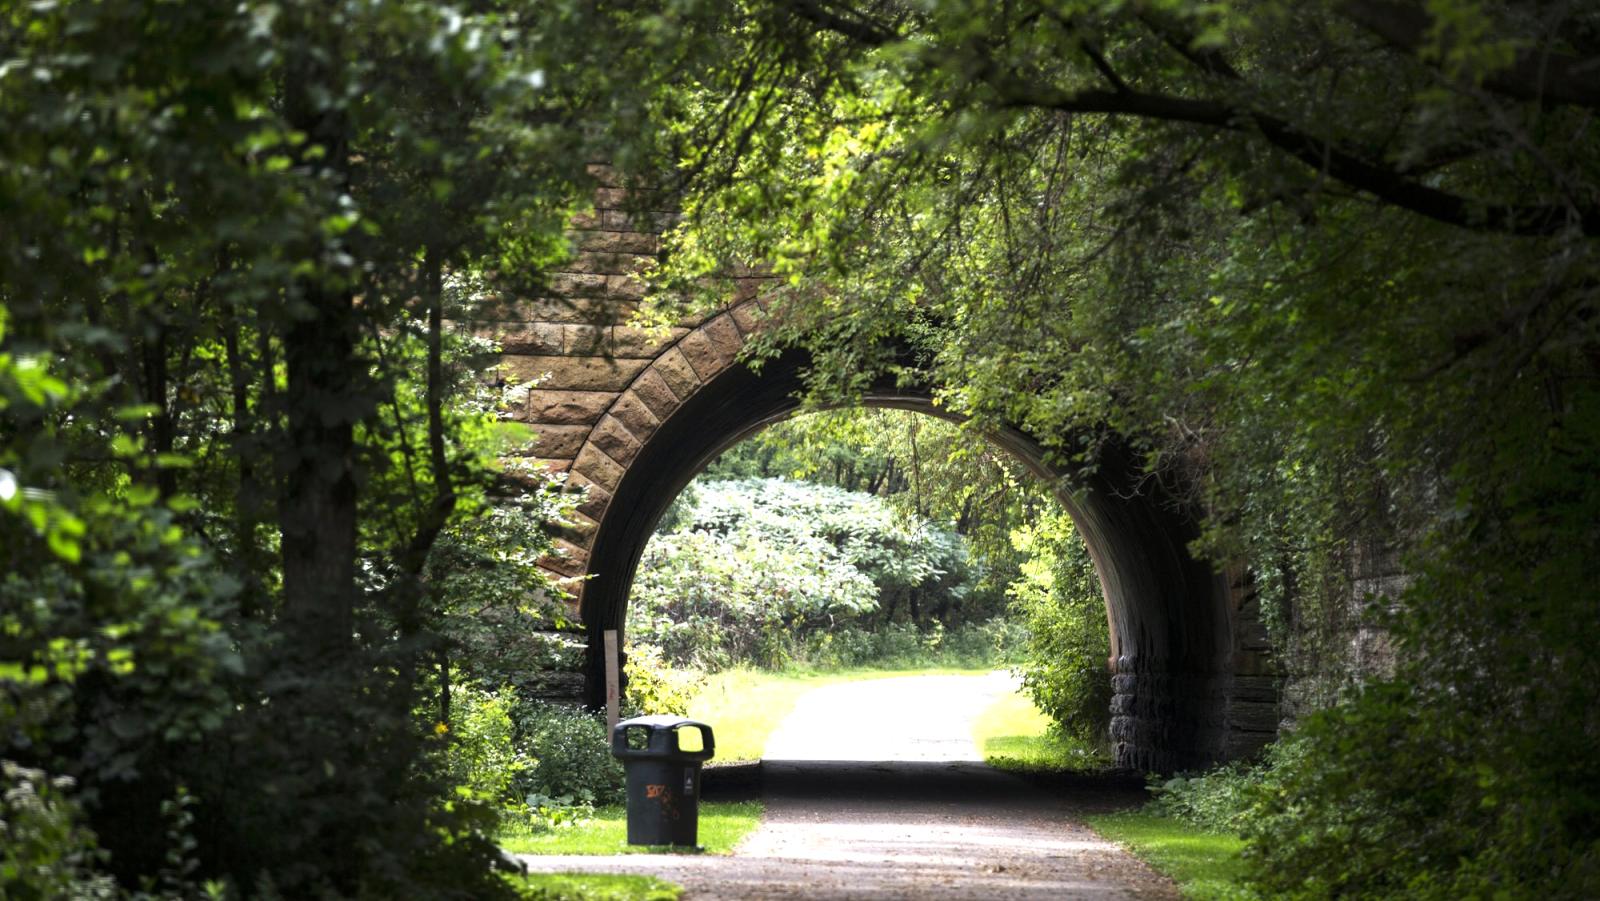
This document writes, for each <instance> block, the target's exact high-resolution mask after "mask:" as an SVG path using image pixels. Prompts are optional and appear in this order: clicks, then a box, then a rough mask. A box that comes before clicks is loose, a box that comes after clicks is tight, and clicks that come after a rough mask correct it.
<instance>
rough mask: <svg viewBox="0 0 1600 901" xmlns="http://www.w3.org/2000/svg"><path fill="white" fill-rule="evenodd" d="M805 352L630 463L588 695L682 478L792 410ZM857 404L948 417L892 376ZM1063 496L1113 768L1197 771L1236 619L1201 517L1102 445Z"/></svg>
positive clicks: (1029, 443)
mask: <svg viewBox="0 0 1600 901" xmlns="http://www.w3.org/2000/svg"><path fill="white" fill-rule="evenodd" d="M808 363H809V358H808V356H807V355H806V354H805V353H804V352H801V351H789V352H787V353H785V354H783V355H781V356H779V357H777V358H775V359H772V360H769V361H767V362H766V364H765V365H764V366H763V367H762V368H761V370H760V372H759V373H757V372H755V371H752V370H751V369H749V368H747V367H745V366H743V365H734V366H732V367H729V368H728V369H727V370H725V371H724V372H723V373H722V374H720V375H718V376H717V377H715V378H714V379H712V380H711V381H710V382H709V383H707V384H705V385H703V386H701V388H700V389H699V390H698V391H697V392H696V393H695V394H694V395H693V396H692V397H689V398H685V399H684V400H683V403H682V406H681V407H679V408H678V409H677V410H675V411H674V412H673V414H672V415H671V416H670V417H668V418H667V419H666V421H665V422H663V423H662V424H661V426H660V428H659V429H658V430H657V431H656V432H655V434H653V435H652V436H651V437H650V440H649V441H648V442H646V443H645V444H644V446H643V447H642V448H641V449H640V451H639V453H638V455H637V456H636V458H635V459H634V460H633V461H632V462H631V463H630V464H629V465H628V467H627V470H626V472H625V473H624V475H623V477H622V479H621V481H620V483H619V484H618V486H617V490H616V491H615V492H613V494H612V500H611V502H610V504H609V505H608V507H607V510H606V513H605V514H604V518H603V520H602V521H601V523H600V525H599V527H598V529H597V530H596V533H595V537H594V542H593V544H592V545H591V547H590V553H589V571H590V572H591V573H593V574H594V575H593V577H592V578H591V580H590V581H589V583H588V584H587V586H586V587H585V589H584V593H583V605H582V610H581V611H580V612H581V615H582V618H583V621H584V625H585V628H586V630H587V631H588V635H589V648H590V656H589V665H588V674H587V699H588V701H589V703H590V704H592V705H595V706H599V705H600V704H601V703H602V702H603V698H604V681H603V676H602V675H601V674H602V673H603V672H604V669H603V658H602V657H601V653H602V652H601V651H600V648H602V647H603V644H602V642H601V641H600V636H601V635H602V633H603V631H604V630H606V629H617V630H618V631H619V632H625V627H626V622H625V620H626V615H627V601H628V592H629V590H630V588H631V587H632V584H633V578H634V573H635V570H636V569H637V567H638V564H639V559H640V556H641V555H642V554H643V552H644V547H645V544H646V542H648V541H649V539H650V535H651V533H652V532H653V531H654V529H655V525H656V523H657V521H658V520H659V519H660V517H661V515H662V514H663V513H664V512H665V511H666V509H667V507H668V505H670V504H671V503H672V501H673V499H674V498H676V497H677V496H678V494H679V493H680V492H681V491H682V490H683V488H684V486H686V485H687V484H688V483H689V481H690V480H692V479H693V478H694V476H695V475H696V474H697V473H699V472H700V471H701V470H702V469H703V468H704V467H705V466H706V465H707V464H709V463H710V462H711V461H712V460H713V459H715V458H716V457H717V455H718V454H720V453H722V451H724V450H726V449H727V448H729V447H731V446H733V445H734V444H737V443H738V442H739V441H741V440H743V439H744V438H746V437H748V436H750V435H751V434H753V433H755V432H756V431H759V430H760V429H761V428H763V427H765V426H766V425H769V424H771V423H773V422H776V421H778V420H781V419H785V418H787V417H789V416H791V415H793V414H794V413H795V412H796V411H797V410H798V409H799V406H800V404H799V401H798V400H797V396H798V394H799V392H800V389H801V387H802V380H803V375H804V372H805V369H806V367H807V365H808ZM864 402H865V403H866V404H868V405H873V406H885V407H898V408H903V409H910V410H915V411H918V412H922V413H928V414H931V415H936V416H942V417H943V418H952V417H950V416H949V414H948V413H946V412H945V411H942V410H940V409H939V408H936V407H935V406H934V405H933V403H932V395H931V392H929V391H926V390H919V389H915V388H912V389H906V388H902V387H895V386H892V385H883V386H879V387H878V388H876V389H875V390H872V391H869V392H868V393H867V396H866V397H865V398H864ZM990 440H991V441H993V443H995V444H996V445H998V446H1000V447H1002V448H1004V449H1005V450H1007V451H1009V452H1011V453H1012V454H1014V455H1016V457H1017V458H1018V459H1019V460H1021V461H1022V462H1023V463H1024V464H1025V465H1027V466H1028V467H1029V468H1030V469H1032V470H1033V471H1034V472H1036V473H1038V474H1040V475H1042V476H1045V477H1047V478H1050V479H1051V480H1055V478H1056V476H1057V475H1058V473H1057V472H1056V471H1055V470H1053V469H1052V468H1051V467H1049V466H1048V465H1047V464H1046V463H1045V462H1044V460H1045V456H1044V453H1043V451H1042V449H1041V448H1040V447H1039V445H1038V444H1037V442H1035V441H1033V440H1032V439H1030V438H1029V437H1028V436H1027V435H1025V434H1023V433H1021V432H1017V431H1007V432H1005V433H1003V434H998V435H992V436H990ZM1077 489H1078V490H1076V491H1074V492H1072V493H1071V494H1063V495H1061V500H1062V502H1063V503H1064V505H1065V506H1066V508H1067V510H1068V512H1069V514H1070V515H1071V516H1072V518H1073V520H1074V522H1075V523H1076V524H1077V526H1078V530H1079V532H1080V534H1081V535H1082V536H1083V538H1084V541H1085V543H1086V544H1087V545H1088V548H1089V553H1090V556H1091V557H1092V559H1093V560H1094V563H1095V567H1096V570H1097V571H1098V572H1099V575H1100V581H1101V585H1102V587H1103V589H1104V591H1105V597H1106V607H1107V616H1108V619H1109V622H1110V628H1111V643H1112V645H1111V646H1112V654H1113V658H1112V660H1111V661H1110V670H1111V674H1110V678H1112V679H1113V681H1114V700H1113V706H1112V741H1113V744H1114V746H1115V748H1116V751H1117V761H1118V763H1119V764H1120V765H1123V766H1129V767H1133V768H1135V769H1141V770H1161V771H1166V770H1174V769H1185V768H1191V767H1196V766H1202V765H1205V764H1209V763H1212V762H1215V761H1217V760H1221V759H1225V758H1227V757H1229V756H1231V752H1230V743H1229V723H1228V700H1229V696H1230V694H1231V688H1232V676H1233V672H1232V669H1233V648H1234V641H1233V623H1232V621H1231V619H1232V616H1231V611H1232V610H1233V609H1234V605H1233V604H1232V602H1231V598H1230V589H1229V585H1228V581H1227V580H1226V579H1225V578H1223V577H1222V576H1221V575H1220V574H1218V573H1216V572H1214V571H1213V570H1212V569H1211V568H1210V567H1209V566H1207V565H1206V564H1204V563H1202V562H1200V561H1198V560H1196V559H1194V557H1193V556H1192V555H1191V554H1190V553H1189V552H1188V545H1189V542H1190V541H1191V540H1192V539H1193V538H1194V537H1195V535H1196V534H1197V527H1196V523H1195V521H1194V520H1193V518H1192V517H1190V516H1187V515H1185V514H1184V513H1183V512H1182V511H1181V510H1180V508H1179V507H1178V506H1177V505H1176V504H1175V503H1174V502H1172V500H1171V499H1170V498H1168V497H1164V496H1161V495H1160V494H1158V493H1153V492H1158V491H1159V487H1157V486H1151V485H1148V484H1144V485H1141V480H1140V473H1139V471H1138V467H1137V466H1135V465H1134V461H1133V458H1132V457H1131V455H1129V454H1127V453H1126V452H1125V451H1123V450H1122V449H1119V448H1117V447H1107V448H1106V449H1104V450H1103V451H1102V452H1101V454H1100V459H1099V461H1098V465H1097V467H1096V471H1095V474H1094V475H1093V476H1092V477H1090V480H1089V482H1088V483H1087V484H1083V485H1079V486H1077Z"/></svg>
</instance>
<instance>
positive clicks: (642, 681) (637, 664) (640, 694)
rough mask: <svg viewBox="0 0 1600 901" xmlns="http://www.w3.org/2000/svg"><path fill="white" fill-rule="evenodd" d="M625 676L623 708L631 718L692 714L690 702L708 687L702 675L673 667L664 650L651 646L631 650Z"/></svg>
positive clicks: (635, 647) (639, 646)
mask: <svg viewBox="0 0 1600 901" xmlns="http://www.w3.org/2000/svg"><path fill="white" fill-rule="evenodd" d="M623 672H624V674H625V677H626V678H625V681H624V684H625V685H626V689H625V690H624V692H623V698H622V702H623V703H622V708H623V710H624V711H625V712H627V713H629V714H632V713H677V714H684V713H688V712H689V702H690V701H691V700H693V699H694V696H695V693H696V692H697V691H699V690H700V687H701V686H702V685H703V684H705V678H704V677H703V676H701V674H699V673H697V672H695V671H694V670H688V669H682V668H679V667H675V666H673V665H672V664H671V663H668V662H667V659H666V657H665V656H663V655H662V653H661V649H660V648H658V647H656V646H655V645H650V644H633V645H630V646H629V648H628V662H627V666H626V667H624V670H623Z"/></svg>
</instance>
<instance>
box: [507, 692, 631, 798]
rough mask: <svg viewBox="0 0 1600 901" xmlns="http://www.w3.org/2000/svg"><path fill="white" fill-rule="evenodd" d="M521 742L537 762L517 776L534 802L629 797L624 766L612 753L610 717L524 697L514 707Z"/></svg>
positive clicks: (526, 794) (524, 792) (522, 788)
mask: <svg viewBox="0 0 1600 901" xmlns="http://www.w3.org/2000/svg"><path fill="white" fill-rule="evenodd" d="M512 718H513V720H514V721H515V723H516V727H517V739H518V743H519V746H520V747H522V748H523V749H525V751H526V752H527V753H528V754H529V755H530V756H531V757H532V758H533V760H534V763H533V765H532V766H531V767H529V768H528V769H526V770H524V771H522V772H521V773H520V774H519V775H518V777H517V789H518V791H519V792H521V793H522V795H523V796H524V798H525V799H527V798H534V799H535V800H533V801H529V802H528V804H529V806H530V807H537V806H539V804H538V803H536V801H537V800H539V799H543V800H546V801H549V800H553V801H560V799H563V798H565V799H568V800H567V802H566V803H569V804H570V803H587V804H614V803H619V802H621V801H622V800H623V796H622V790H623V775H622V765H621V764H620V763H618V762H617V761H616V759H615V758H613V757H612V756H611V745H610V741H609V736H607V735H606V724H605V720H604V719H603V718H601V717H600V716H597V715H595V714H591V713H585V712H583V711H581V710H576V709H574V708H571V707H564V706H561V705H559V704H546V703H543V702H540V701H523V702H521V703H518V704H517V705H516V707H515V709H514V710H513V712H512Z"/></svg>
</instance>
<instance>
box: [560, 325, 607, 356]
mask: <svg viewBox="0 0 1600 901" xmlns="http://www.w3.org/2000/svg"><path fill="white" fill-rule="evenodd" d="M565 329H566V340H565V341H564V342H563V343H562V345H561V352H562V353H563V354H566V355H567V356H571V357H593V356H604V355H605V352H606V335H607V334H608V333H609V332H610V329H609V328H607V327H605V326H602V325H568V326H565Z"/></svg>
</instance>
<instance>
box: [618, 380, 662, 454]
mask: <svg viewBox="0 0 1600 901" xmlns="http://www.w3.org/2000/svg"><path fill="white" fill-rule="evenodd" d="M611 415H612V416H613V417H615V418H616V419H617V420H619V421H620V422H621V423H622V424H623V425H624V426H626V427H627V429H628V431H629V432H631V433H632V434H633V436H634V437H635V438H637V439H639V440H640V441H648V440H650V436H651V435H654V434H655V431H656V427H657V426H659V425H661V420H659V419H657V418H656V414H654V413H652V412H650V408H649V407H647V406H645V405H644V401H642V400H640V399H639V398H638V397H636V396H634V393H633V391H632V390H631V389H630V390H628V391H627V392H625V393H624V394H623V395H622V396H621V397H619V398H617V402H616V403H615V404H613V405H612V407H611Z"/></svg>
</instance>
